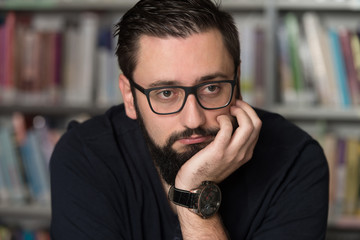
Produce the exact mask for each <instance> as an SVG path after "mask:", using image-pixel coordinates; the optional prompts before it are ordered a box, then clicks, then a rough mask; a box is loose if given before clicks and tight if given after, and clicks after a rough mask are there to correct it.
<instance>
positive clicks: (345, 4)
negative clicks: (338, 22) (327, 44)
mask: <svg viewBox="0 0 360 240" xmlns="http://www.w3.org/2000/svg"><path fill="white" fill-rule="evenodd" d="M276 8H277V9H278V10H293V11H304V10H314V11H315V10H316V11H319V10H321V11H359V10H360V2H359V1H325V0H311V1H309V0H305V1H304V0H303V1H295V0H278V1H277V3H276Z"/></svg>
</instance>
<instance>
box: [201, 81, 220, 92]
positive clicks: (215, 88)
mask: <svg viewBox="0 0 360 240" xmlns="http://www.w3.org/2000/svg"><path fill="white" fill-rule="evenodd" d="M220 91H221V86H220V84H217V83H211V84H207V85H205V86H203V87H202V88H201V89H200V93H201V94H216V93H219V92H220Z"/></svg>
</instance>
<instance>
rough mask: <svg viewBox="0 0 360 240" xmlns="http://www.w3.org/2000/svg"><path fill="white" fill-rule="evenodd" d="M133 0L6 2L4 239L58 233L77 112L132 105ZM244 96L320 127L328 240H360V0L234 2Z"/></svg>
mask: <svg viewBox="0 0 360 240" xmlns="http://www.w3.org/2000/svg"><path fill="white" fill-rule="evenodd" d="M134 3H135V1H131V0H126V1H125V0H0V240H5V239H15V240H17V239H34V240H43V239H50V237H49V226H50V220H51V198H50V184H49V179H50V178H49V171H48V164H49V159H50V156H51V153H52V150H53V148H54V145H55V144H56V142H57V141H58V139H59V137H60V136H61V134H62V133H63V132H64V131H65V130H66V126H67V124H68V123H69V121H70V120H73V119H76V120H78V121H80V122H81V121H84V120H85V119H88V118H89V117H91V116H94V115H98V114H102V113H104V112H105V111H106V110H107V109H108V108H109V107H110V106H112V105H115V104H119V103H121V102H122V98H121V95H120V93H119V90H118V87H117V86H118V83H117V81H118V75H119V73H120V70H119V68H118V66H117V61H116V58H115V55H114V52H115V43H116V39H115V38H113V31H114V28H113V26H114V24H115V23H116V22H117V21H118V20H119V19H120V18H121V16H122V14H123V13H124V12H125V11H126V10H127V9H129V8H130V7H131V6H133V5H134ZM222 8H223V9H224V10H227V11H229V12H230V13H231V14H232V15H233V16H234V18H235V21H236V24H237V26H238V28H239V35H240V42H241V60H242V65H241V73H242V74H241V94H242V96H243V98H244V100H245V101H247V102H249V103H250V104H251V105H252V106H254V107H259V108H264V109H266V110H269V111H275V112H278V113H280V114H282V115H283V116H285V117H286V118H288V119H289V120H291V121H292V122H294V123H295V124H297V125H299V126H300V127H301V128H303V129H305V130H306V131H308V132H309V133H310V134H311V135H312V136H313V137H314V138H316V139H317V140H318V141H319V142H320V143H321V145H322V147H323V148H324V151H325V154H326V156H327V159H328V162H329V167H330V195H329V201H330V210H329V224H328V232H327V240H335V239H341V240H352V239H360V0H302V1H295V0H251V1H245V0H222Z"/></svg>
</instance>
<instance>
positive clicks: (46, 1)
mask: <svg viewBox="0 0 360 240" xmlns="http://www.w3.org/2000/svg"><path fill="white" fill-rule="evenodd" d="M134 4H135V1H132V0H121V1H112V0H108V1H106V0H105V1H101V2H99V1H92V0H85V1H56V0H55V1H53V0H42V1H34V0H31V1H21V0H11V1H8V2H5V3H0V10H5V11H10V10H14V11H83V10H94V11H123V10H125V9H129V8H131V7H132V6H134ZM264 6H265V0H253V1H245V0H240V1H239V0H224V1H223V2H222V4H221V7H222V8H223V9H225V10H263V9H264Z"/></svg>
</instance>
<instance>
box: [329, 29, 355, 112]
mask: <svg viewBox="0 0 360 240" xmlns="http://www.w3.org/2000/svg"><path fill="white" fill-rule="evenodd" d="M328 34H329V39H330V46H331V48H330V51H331V54H332V57H333V59H334V69H335V74H336V85H337V87H338V91H339V95H340V103H341V106H342V107H350V106H351V99H350V92H349V86H348V84H347V78H348V76H347V72H346V69H345V60H344V57H343V54H342V50H341V43H340V39H339V35H338V32H337V31H336V30H335V29H329V33H328Z"/></svg>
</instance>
